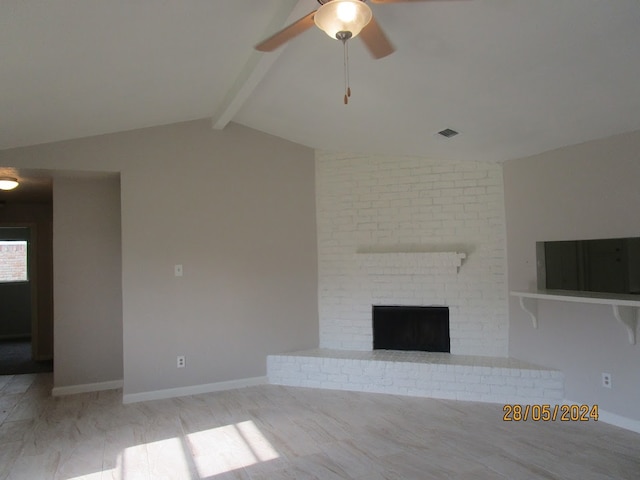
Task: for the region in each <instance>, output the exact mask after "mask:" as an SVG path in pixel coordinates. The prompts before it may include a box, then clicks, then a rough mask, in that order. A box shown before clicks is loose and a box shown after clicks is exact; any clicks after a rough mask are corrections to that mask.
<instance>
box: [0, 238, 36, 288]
mask: <svg viewBox="0 0 640 480" xmlns="http://www.w3.org/2000/svg"><path fill="white" fill-rule="evenodd" d="M27 280H29V278H28V276H27V242H26V241H25V240H0V283H8V282H26V281H27Z"/></svg>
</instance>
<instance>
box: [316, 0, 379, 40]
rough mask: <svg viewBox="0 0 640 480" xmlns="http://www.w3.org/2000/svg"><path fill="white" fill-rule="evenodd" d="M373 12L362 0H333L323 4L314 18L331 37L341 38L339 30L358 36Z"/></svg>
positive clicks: (319, 26)
mask: <svg viewBox="0 0 640 480" xmlns="http://www.w3.org/2000/svg"><path fill="white" fill-rule="evenodd" d="M372 17H373V14H372V13H371V9H370V8H369V6H368V5H367V4H366V3H364V2H363V1H362V0H331V1H330V2H328V3H325V4H324V5H322V6H321V7H320V8H319V9H318V11H317V12H316V13H315V15H314V17H313V20H314V22H315V23H316V25H317V26H318V28H320V29H321V30H322V31H324V32H325V33H326V34H327V35H329V36H330V37H331V38H334V39H339V40H340V38H339V36H338V33H339V32H349V33H351V38H353V37H355V36H357V35H358V34H359V33H360V32H361V31H362V29H363V28H364V27H366V26H367V24H368V23H369V22H370V21H371V18H372Z"/></svg>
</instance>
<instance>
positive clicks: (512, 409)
mask: <svg viewBox="0 0 640 480" xmlns="http://www.w3.org/2000/svg"><path fill="white" fill-rule="evenodd" d="M502 411H503V412H504V415H503V416H502V420H504V421H505V422H526V421H529V420H531V421H534V422H555V421H556V420H559V421H561V422H588V421H589V420H593V421H595V422H597V421H598V405H592V406H590V405H577V404H573V405H546V404H533V405H519V404H511V403H507V404H505V405H504V406H503V407H502Z"/></svg>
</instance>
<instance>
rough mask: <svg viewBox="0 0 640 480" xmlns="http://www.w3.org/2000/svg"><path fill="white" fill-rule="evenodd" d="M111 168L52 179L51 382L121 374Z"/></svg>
mask: <svg viewBox="0 0 640 480" xmlns="http://www.w3.org/2000/svg"><path fill="white" fill-rule="evenodd" d="M120 246H121V241H120V181H119V178H118V175H117V174H111V175H108V176H105V175H99V176H98V174H93V175H91V176H90V177H88V178H87V177H86V176H80V177H67V176H60V175H57V176H56V177H55V178H54V181H53V267H54V270H53V271H54V277H53V282H54V319H55V321H54V353H55V362H54V365H55V367H54V377H55V385H56V386H57V387H63V386H70V385H82V384H87V383H96V382H105V381H111V380H120V379H122V268H121V265H122V262H121V251H120Z"/></svg>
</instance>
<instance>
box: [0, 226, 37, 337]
mask: <svg viewBox="0 0 640 480" xmlns="http://www.w3.org/2000/svg"><path fill="white" fill-rule="evenodd" d="M30 237H31V232H30V231H29V229H28V228H9V227H6V228H3V227H1V226H0V240H25V241H27V242H29V241H30V240H31V238H30ZM30 247H31V246H30ZM27 256H28V257H29V256H30V254H29V253H27ZM28 337H31V278H29V280H28V281H26V282H9V283H2V282H0V338H28Z"/></svg>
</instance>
